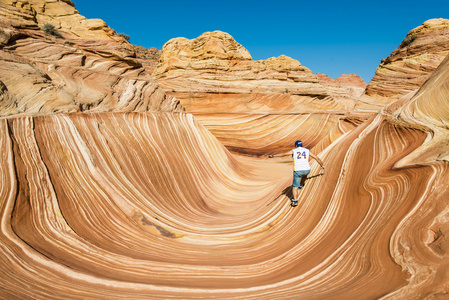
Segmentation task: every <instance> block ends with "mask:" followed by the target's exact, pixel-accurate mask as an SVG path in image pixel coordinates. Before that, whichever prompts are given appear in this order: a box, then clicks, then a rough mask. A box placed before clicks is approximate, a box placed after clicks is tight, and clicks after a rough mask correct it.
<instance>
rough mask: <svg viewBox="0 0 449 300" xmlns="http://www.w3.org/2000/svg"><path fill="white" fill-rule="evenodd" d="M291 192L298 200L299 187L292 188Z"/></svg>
mask: <svg viewBox="0 0 449 300" xmlns="http://www.w3.org/2000/svg"><path fill="white" fill-rule="evenodd" d="M292 192H293V199H295V200H296V201H298V199H299V188H293V190H292Z"/></svg>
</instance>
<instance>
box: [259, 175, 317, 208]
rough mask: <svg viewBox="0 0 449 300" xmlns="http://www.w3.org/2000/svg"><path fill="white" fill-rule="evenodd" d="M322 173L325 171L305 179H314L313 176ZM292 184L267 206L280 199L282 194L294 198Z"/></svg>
mask: <svg viewBox="0 0 449 300" xmlns="http://www.w3.org/2000/svg"><path fill="white" fill-rule="evenodd" d="M322 175H324V173H319V174H316V175H313V176H308V177H307V178H306V180H305V181H307V180H309V179H312V178H316V177H319V176H322ZM292 190H293V189H292V186H291V185H289V186H287V187H286V188H285V189H284V190H283V191H282V192H281V193H280V194H279V196H277V197H276V198H275V199H274V200H273V201H271V202H270V203H268V204H267V206H270V205H271V204H272V203H273V202H275V201H276V200H278V199H279V198H280V197H281V196H282V195H284V196H286V197H287V198H288V199H292V198H293V192H292Z"/></svg>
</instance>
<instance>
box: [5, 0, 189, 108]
mask: <svg viewBox="0 0 449 300" xmlns="http://www.w3.org/2000/svg"><path fill="white" fill-rule="evenodd" d="M39 3H40V4H39ZM12 4H14V5H16V6H20V7H22V8H20V9H18V8H16V7H14V6H9V5H5V4H0V16H1V18H0V32H1V35H0V36H1V39H0V55H1V56H0V70H1V73H0V82H1V99H2V101H1V102H0V112H1V114H2V115H11V114H17V113H28V114H47V113H53V112H78V111H92V112H100V111H149V110H153V111H154V110H155V111H161V110H163V111H172V110H179V109H182V108H180V106H179V102H178V101H176V100H175V99H173V98H172V97H170V96H168V97H167V96H166V95H165V93H164V91H163V90H162V89H161V88H159V87H158V86H157V84H155V83H154V81H152V80H151V78H150V76H149V75H148V74H146V73H145V69H144V68H143V67H142V65H141V64H140V63H139V62H138V61H136V60H135V59H134V56H135V54H134V52H133V50H132V46H131V45H129V43H127V42H126V41H125V40H124V39H123V38H120V37H118V36H115V38H113V35H112V34H111V33H110V32H109V31H104V30H94V31H95V32H98V31H100V33H99V34H98V37H97V38H96V39H85V38H86V37H96V36H97V35H95V34H93V33H90V34H84V31H82V30H81V32H80V33H79V34H78V33H77V32H76V33H75V32H72V31H71V30H76V29H77V27H75V26H74V27H70V30H69V31H66V29H67V28H68V27H67V26H69V25H68V24H72V23H70V22H69V21H70V20H72V19H73V18H74V19H76V20H80V19H81V20H84V19H85V18H84V19H83V17H81V16H80V15H79V14H77V13H74V8H73V7H72V6H71V5H69V4H67V3H65V2H60V1H49V2H48V3H47V2H45V1H40V2H39V1H34V2H33V1H31V2H25V3H22V4H21V5H19V4H20V2H13V3H12ZM57 4H60V5H61V7H59V9H56V8H54V9H55V10H56V12H53V10H52V9H51V8H52V7H54V6H52V5H57ZM56 7H57V6H56ZM67 7H68V9H67ZM65 10H66V12H65V13H64V11H65ZM37 11H41V12H42V13H46V15H43V16H42V15H40V14H39V13H37ZM49 16H52V18H53V19H58V20H60V22H61V24H65V25H64V26H62V27H61V29H60V31H61V34H62V37H58V36H53V35H51V34H48V33H45V32H44V31H43V30H42V29H41V27H40V25H42V23H43V22H47V21H48V18H50V17H49ZM81 24H83V23H81ZM79 26H81V25H79ZM86 26H87V25H86ZM86 26H85V27H86ZM85 27H83V28H85ZM102 28H103V27H102ZM67 30H68V29H67ZM109 34H110V35H109ZM82 37H83V38H82ZM114 39H116V40H114Z"/></svg>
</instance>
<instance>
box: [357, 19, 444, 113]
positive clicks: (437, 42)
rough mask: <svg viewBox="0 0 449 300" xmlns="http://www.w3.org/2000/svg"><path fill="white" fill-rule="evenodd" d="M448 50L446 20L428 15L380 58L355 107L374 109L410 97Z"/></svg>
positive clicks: (360, 109)
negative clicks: (390, 50) (386, 55)
mask: <svg viewBox="0 0 449 300" xmlns="http://www.w3.org/2000/svg"><path fill="white" fill-rule="evenodd" d="M448 54H449V20H447V19H431V20H428V21H426V22H424V23H423V24H422V25H421V26H418V27H417V28H415V29H413V30H411V31H410V32H409V33H408V34H407V36H406V37H405V38H404V40H403V41H402V43H401V44H400V45H399V46H398V48H397V49H396V50H394V51H393V52H392V53H391V55H390V56H389V57H387V58H385V59H383V60H382V63H381V64H380V66H379V67H378V68H377V70H376V73H375V75H374V77H373V79H372V80H371V82H370V83H369V84H368V86H367V88H366V91H365V93H364V94H363V95H362V96H361V98H360V100H359V101H358V102H357V105H356V110H359V111H376V110H380V109H381V108H383V107H384V106H385V105H387V104H390V103H392V102H394V101H396V100H398V99H400V98H404V99H403V100H404V101H405V100H407V99H410V98H411V97H412V96H413V94H414V93H415V92H416V91H417V90H418V89H419V88H420V87H421V86H422V85H423V84H424V82H425V81H426V80H427V79H428V78H429V76H430V75H431V74H432V72H433V71H434V70H435V69H436V68H437V67H438V66H439V64H440V63H441V62H442V61H443V59H444V58H445V57H446V56H447V55H448Z"/></svg>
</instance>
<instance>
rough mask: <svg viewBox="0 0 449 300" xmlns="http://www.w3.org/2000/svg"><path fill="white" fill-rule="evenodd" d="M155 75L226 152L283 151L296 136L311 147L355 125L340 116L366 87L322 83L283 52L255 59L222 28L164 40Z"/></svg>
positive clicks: (265, 152)
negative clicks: (322, 125)
mask: <svg viewBox="0 0 449 300" xmlns="http://www.w3.org/2000/svg"><path fill="white" fill-rule="evenodd" d="M153 77H155V78H156V79H157V82H158V83H159V84H160V86H162V87H163V88H165V89H166V91H167V93H168V94H170V95H173V96H174V97H176V98H177V99H179V101H180V102H181V104H182V105H183V107H185V108H186V110H187V111H188V112H190V113H193V114H194V115H195V116H196V117H197V118H198V120H199V121H200V122H201V123H202V124H203V125H205V126H206V128H208V129H209V130H211V132H212V133H213V134H214V135H215V136H217V137H218V139H219V140H220V141H221V142H222V143H224V144H225V145H226V146H227V147H228V148H229V149H231V150H233V151H236V152H240V153H248V154H257V155H271V154H275V153H277V154H279V153H283V152H286V151H288V149H290V147H291V141H292V140H295V139H297V138H298V136H302V137H303V138H306V137H307V138H310V142H309V143H308V146H310V147H313V146H315V145H316V143H318V140H320V139H321V138H322V137H324V136H326V135H328V134H329V133H330V131H331V128H333V127H334V126H336V125H337V124H340V122H343V123H347V124H352V125H349V127H347V126H341V127H340V129H342V128H345V129H346V128H353V127H352V126H353V124H354V123H352V122H348V121H347V120H346V121H344V119H345V116H344V115H345V113H346V112H347V111H348V110H350V109H352V107H353V106H354V104H355V101H356V99H357V98H358V96H359V95H360V93H361V92H362V91H363V88H360V87H358V86H357V85H358V84H360V83H357V84H355V85H353V84H345V85H337V84H334V85H332V84H327V83H326V82H323V83H321V82H320V80H319V79H318V78H317V76H316V75H314V74H313V72H312V71H311V70H310V69H308V68H307V67H305V66H303V65H301V63H300V62H299V61H297V60H295V59H292V58H290V57H287V56H285V55H281V56H279V57H272V58H269V59H267V60H260V61H254V60H252V58H251V55H250V54H249V52H248V51H247V50H246V49H245V48H244V47H243V46H242V45H240V44H239V43H238V42H236V41H235V40H234V38H233V37H232V36H230V35H229V34H227V33H224V32H221V31H214V32H206V33H204V34H202V35H201V36H199V37H198V38H196V39H192V40H189V39H186V38H175V39H172V40H170V41H168V42H167V43H166V44H165V45H164V47H163V48H162V53H161V57H160V60H159V65H158V66H157V68H156V69H155V71H154V73H153ZM330 112H332V114H333V116H329V113H330ZM262 118H263V122H262V124H263V126H259V127H258V130H256V129H255V122H259V121H261V120H262ZM283 122H285V123H284V124H286V125H285V126H283V125H281V124H283ZM315 122H317V123H319V122H325V123H327V122H329V123H327V125H326V126H325V129H324V130H321V129H320V130H317V131H315V130H314V129H310V126H311V125H312V124H315ZM287 124H288V125H287ZM337 131H338V132H339V133H340V134H341V133H342V131H341V130H337ZM268 132H273V135H270V134H269V133H268ZM343 132H345V130H343ZM248 135H251V136H252V138H249V136H248ZM336 136H338V135H337V134H336V135H334V136H333V137H334V138H336ZM256 137H257V138H256ZM270 137H271V138H273V137H276V138H277V139H278V140H277V142H275V143H274V142H273V140H271V138H270Z"/></svg>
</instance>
